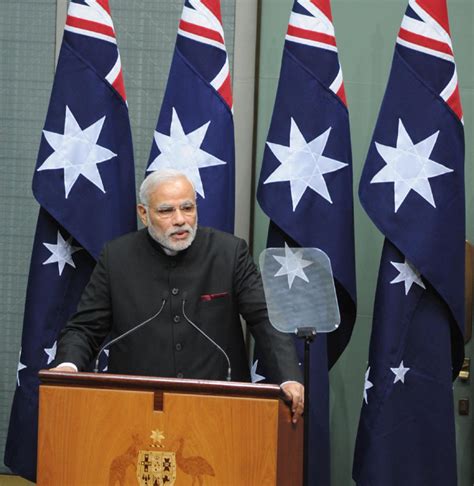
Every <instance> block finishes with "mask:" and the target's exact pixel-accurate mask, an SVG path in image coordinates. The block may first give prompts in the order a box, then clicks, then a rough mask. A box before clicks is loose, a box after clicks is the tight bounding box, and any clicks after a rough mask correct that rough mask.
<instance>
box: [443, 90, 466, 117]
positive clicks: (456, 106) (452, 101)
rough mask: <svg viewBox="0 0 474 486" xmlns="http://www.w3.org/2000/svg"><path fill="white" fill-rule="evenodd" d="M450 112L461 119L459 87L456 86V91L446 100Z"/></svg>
mask: <svg viewBox="0 0 474 486" xmlns="http://www.w3.org/2000/svg"><path fill="white" fill-rule="evenodd" d="M446 103H448V105H449V107H450V108H451V110H453V111H454V113H456V115H457V116H458V117H459V119H460V120H461V119H462V105H461V96H459V86H456V89H455V90H454V91H453V94H452V95H451V96H450V97H449V98H448V99H447V100H446Z"/></svg>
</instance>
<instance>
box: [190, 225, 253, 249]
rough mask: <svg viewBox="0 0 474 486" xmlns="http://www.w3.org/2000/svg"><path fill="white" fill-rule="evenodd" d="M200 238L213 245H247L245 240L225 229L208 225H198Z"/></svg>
mask: <svg viewBox="0 0 474 486" xmlns="http://www.w3.org/2000/svg"><path fill="white" fill-rule="evenodd" d="M198 235H199V240H201V241H203V242H206V243H208V244H212V245H218V246H219V247H222V246H228V247H236V246H239V245H242V244H244V245H246V243H245V240H243V239H242V238H239V237H237V236H235V235H231V234H230V233H226V232H225V231H220V230H217V229H215V228H210V227H208V226H199V227H198Z"/></svg>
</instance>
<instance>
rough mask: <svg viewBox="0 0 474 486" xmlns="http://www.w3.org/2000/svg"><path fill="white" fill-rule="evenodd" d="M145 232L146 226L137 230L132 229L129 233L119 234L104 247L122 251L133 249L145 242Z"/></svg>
mask: <svg viewBox="0 0 474 486" xmlns="http://www.w3.org/2000/svg"><path fill="white" fill-rule="evenodd" d="M146 233H147V232H146V228H142V229H140V230H138V231H132V232H131V233H126V234H125V235H122V236H119V237H118V238H115V239H114V240H111V241H109V242H108V243H106V245H105V248H106V249H107V250H109V251H124V250H130V249H133V248H135V247H138V246H141V245H143V244H144V243H146V240H147V236H146Z"/></svg>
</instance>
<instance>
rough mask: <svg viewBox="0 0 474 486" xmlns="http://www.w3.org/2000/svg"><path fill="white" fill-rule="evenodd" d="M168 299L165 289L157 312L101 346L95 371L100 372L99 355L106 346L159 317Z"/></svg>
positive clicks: (96, 359)
mask: <svg viewBox="0 0 474 486" xmlns="http://www.w3.org/2000/svg"><path fill="white" fill-rule="evenodd" d="M167 299H168V291H167V290H165V291H164V292H163V296H162V302H161V307H160V309H159V310H158V312H157V313H156V314H153V315H152V316H151V317H149V318H148V319H146V320H144V321H142V322H140V323H139V324H137V325H136V326H134V327H132V328H131V329H129V330H128V331H125V332H124V333H123V334H120V335H119V336H117V337H116V338H114V339H112V341H109V342H108V343H106V344H104V345H103V346H102V347H101V348H100V351H99V352H98V353H97V356H96V358H95V366H94V373H98V372H99V357H100V355H101V354H102V352H103V351H104V349H105V348H108V347H109V346H110V345H111V344H115V343H116V342H117V341H120V340H121V339H123V338H124V337H126V336H128V335H129V334H132V332H135V331H138V329H140V328H141V327H143V326H144V325H145V324H148V323H149V322H150V321H152V320H153V319H155V317H158V316H159V315H160V314H161V312H162V311H163V309H164V307H165V304H166V301H167Z"/></svg>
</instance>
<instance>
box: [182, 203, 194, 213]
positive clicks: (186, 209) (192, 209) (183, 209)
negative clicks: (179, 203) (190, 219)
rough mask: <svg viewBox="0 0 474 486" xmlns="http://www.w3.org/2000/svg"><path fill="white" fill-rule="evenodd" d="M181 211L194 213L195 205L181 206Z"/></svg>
mask: <svg viewBox="0 0 474 486" xmlns="http://www.w3.org/2000/svg"><path fill="white" fill-rule="evenodd" d="M181 211H184V212H185V213H192V212H193V211H194V206H192V205H191V206H183V207H182V208H181Z"/></svg>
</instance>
